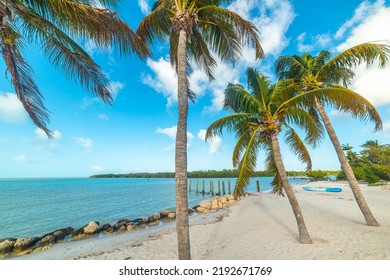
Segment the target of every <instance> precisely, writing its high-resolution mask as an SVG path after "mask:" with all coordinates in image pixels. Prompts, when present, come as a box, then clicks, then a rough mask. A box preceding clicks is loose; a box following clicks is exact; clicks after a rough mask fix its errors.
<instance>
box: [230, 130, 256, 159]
mask: <svg viewBox="0 0 390 280" xmlns="http://www.w3.org/2000/svg"><path fill="white" fill-rule="evenodd" d="M250 139H251V129H249V128H247V129H246V130H245V131H244V132H243V133H241V135H240V136H239V138H238V140H237V143H236V145H235V146H234V150H233V157H232V162H233V166H234V167H236V166H239V162H240V160H241V158H242V153H243V152H244V151H245V149H246V147H247V146H248V144H249V141H250Z"/></svg>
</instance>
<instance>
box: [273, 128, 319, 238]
mask: <svg viewBox="0 0 390 280" xmlns="http://www.w3.org/2000/svg"><path fill="white" fill-rule="evenodd" d="M271 143H272V152H273V154H274V160H275V164H276V167H277V169H278V173H279V176H280V178H281V180H282V184H283V189H284V191H285V192H286V195H287V198H288V200H289V201H290V205H291V208H292V210H293V212H294V216H295V219H296V220H297V224H298V230H299V242H301V243H302V244H312V243H313V241H312V240H311V237H310V235H309V232H308V231H307V228H306V225H305V220H304V219H303V215H302V211H301V208H300V207H299V204H298V200H297V198H296V197H295V194H294V191H293V189H292V188H291V185H290V183H289V182H288V178H287V173H286V169H285V167H284V164H283V160H282V155H281V153H280V146H279V140H278V137H277V134H276V133H273V134H272V135H271Z"/></svg>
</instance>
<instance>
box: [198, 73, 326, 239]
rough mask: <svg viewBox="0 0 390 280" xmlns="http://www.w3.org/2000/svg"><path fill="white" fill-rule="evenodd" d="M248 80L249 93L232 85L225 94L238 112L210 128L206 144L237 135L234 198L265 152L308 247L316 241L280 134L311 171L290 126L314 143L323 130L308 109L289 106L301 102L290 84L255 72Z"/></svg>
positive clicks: (277, 188) (275, 183) (277, 187)
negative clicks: (289, 173)
mask: <svg viewBox="0 0 390 280" xmlns="http://www.w3.org/2000/svg"><path fill="white" fill-rule="evenodd" d="M247 81H248V88H249V91H247V90H245V89H244V87H243V86H242V85H240V84H229V85H228V87H227V88H226V89H225V100H224V107H225V109H227V110H231V111H233V112H234V113H233V114H232V115H228V116H226V117H223V118H221V119H219V120H217V121H215V122H214V123H212V124H211V125H210V126H209V128H208V129H207V133H206V139H210V138H211V137H214V136H215V135H216V134H222V132H223V130H224V129H227V130H228V131H231V132H234V133H235V134H236V136H237V138H238V140H237V144H236V146H235V148H234V152H233V166H234V168H237V169H238V173H239V175H238V179H237V182H236V186H235V191H234V194H235V195H236V196H239V195H242V194H243V193H244V190H245V188H246V187H247V186H248V185H249V181H250V178H251V177H252V176H253V175H254V172H255V168H256V162H257V153H258V150H259V149H263V150H265V151H266V158H265V166H266V169H267V171H269V172H272V173H274V174H275V177H274V180H273V181H272V185H273V187H274V192H278V193H279V194H283V190H284V192H285V193H286V195H287V198H288V200H289V202H290V204H291V207H292V210H293V213H294V215H295V219H296V221H297V225H298V230H299V241H300V242H301V243H303V244H310V243H312V240H311V238H310V235H309V232H308V231H307V228H306V225H305V221H304V219H303V215H302V211H301V209H300V207H299V204H298V201H297V199H296V197H295V194H294V191H293V190H292V188H291V185H290V183H289V181H288V178H287V174H286V170H285V167H284V163H283V160H282V155H281V151H280V147H279V140H278V135H279V134H281V133H283V134H284V136H285V137H284V139H285V141H286V142H287V143H288V144H289V146H290V147H291V149H292V150H293V152H294V153H295V154H297V155H298V157H299V159H300V160H301V161H303V162H305V163H306V165H307V169H308V170H310V169H311V159H310V155H309V153H308V151H307V149H306V146H305V144H304V142H303V140H302V139H301V138H300V137H299V135H298V134H297V132H296V131H295V130H294V129H293V127H291V124H296V125H298V126H299V127H300V128H302V129H304V130H305V131H306V132H307V140H308V141H309V142H311V143H314V142H315V141H317V140H318V139H320V138H321V131H319V130H318V129H317V125H316V123H315V121H314V120H313V119H312V118H311V117H310V115H309V114H308V113H307V112H306V111H305V110H304V109H302V108H300V107H299V106H290V103H291V104H293V103H294V102H297V100H296V97H294V91H293V90H291V88H289V87H288V86H289V83H291V82H290V81H279V82H277V83H276V84H275V85H271V83H270V80H269V79H268V78H267V77H265V76H264V75H261V74H260V73H259V72H257V71H256V70H255V69H253V68H248V70H247Z"/></svg>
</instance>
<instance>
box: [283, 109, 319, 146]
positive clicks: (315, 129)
mask: <svg viewBox="0 0 390 280" xmlns="http://www.w3.org/2000/svg"><path fill="white" fill-rule="evenodd" d="M286 110H287V113H286V120H285V122H286V124H291V125H292V124H293V125H296V126H298V127H299V128H301V129H302V130H304V131H305V132H306V138H305V141H306V142H308V143H309V144H311V145H313V146H314V147H315V146H316V145H318V144H319V143H320V142H321V141H322V140H323V139H324V130H323V129H321V128H323V126H322V124H321V122H320V119H317V120H315V119H314V118H313V116H312V115H311V114H310V113H309V112H307V111H306V109H303V108H299V107H288V108H287V109H286ZM317 117H318V118H319V116H318V114H317ZM289 129H292V128H291V127H290V126H289Z"/></svg>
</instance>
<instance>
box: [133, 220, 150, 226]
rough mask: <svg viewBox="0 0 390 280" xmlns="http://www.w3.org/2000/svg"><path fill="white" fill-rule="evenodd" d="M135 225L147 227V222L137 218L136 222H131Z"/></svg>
mask: <svg viewBox="0 0 390 280" xmlns="http://www.w3.org/2000/svg"><path fill="white" fill-rule="evenodd" d="M131 222H132V223H133V224H134V225H136V226H139V225H145V224H146V223H147V221H146V220H145V219H143V218H137V219H135V220H132V221H131Z"/></svg>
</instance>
